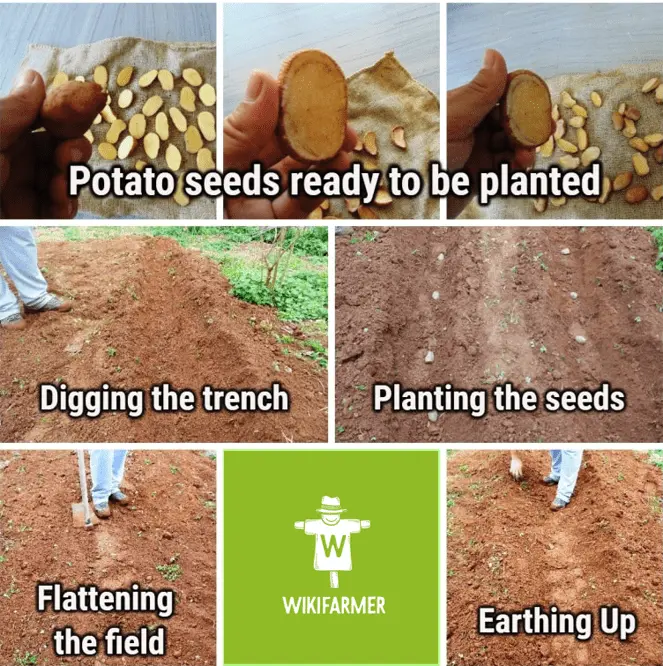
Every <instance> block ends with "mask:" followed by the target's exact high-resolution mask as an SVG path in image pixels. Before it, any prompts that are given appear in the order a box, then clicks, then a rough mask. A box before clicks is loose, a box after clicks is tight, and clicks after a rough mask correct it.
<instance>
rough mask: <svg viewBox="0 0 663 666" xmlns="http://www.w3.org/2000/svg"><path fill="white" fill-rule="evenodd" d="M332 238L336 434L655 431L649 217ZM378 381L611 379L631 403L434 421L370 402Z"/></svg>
mask: <svg viewBox="0 0 663 666" xmlns="http://www.w3.org/2000/svg"><path fill="white" fill-rule="evenodd" d="M376 232H377V235H375V234H376ZM372 238H373V240H371V239H372ZM336 247H337V254H336V264H337V274H336V337H337V344H336V347H337V354H336V362H337V379H336V425H337V438H338V440H339V441H347V442H368V441H385V442H387V441H414V442H428V441H431V442H437V441H446V442H480V441H522V442H528V441H555V442H566V441H574V442H586V441H590V442H598V441H606V442H610V441H622V442H660V441H662V440H663V274H661V272H660V271H657V270H656V268H655V262H656V248H655V245H654V243H653V240H652V236H651V234H650V233H649V232H647V231H646V230H644V229H641V228H616V227H612V228H608V227H604V228H586V229H581V228H570V227H565V228H532V227H507V228H490V227H484V228H450V227H442V228H422V227H411V228H403V227H400V228H387V229H386V230H367V229H365V228H364V229H356V230H355V231H354V232H353V234H352V235H350V236H348V235H344V236H341V237H339V238H338V239H337V244H336ZM566 249H568V250H569V252H568V254H562V250H566ZM434 292H439V298H438V299H437V300H436V299H434V298H433V293H434ZM571 292H575V293H576V294H577V298H576V299H575V300H574V298H573V297H572V296H571ZM577 336H582V337H584V338H585V339H586V342H585V344H579V343H578V342H577V341H576V337H577ZM428 351H433V352H434V355H435V358H434V362H433V363H430V364H428V363H425V362H424V359H425V357H426V354H427V352H428ZM377 382H380V383H392V382H400V383H401V385H402V386H403V387H404V388H431V387H433V386H435V385H438V384H440V385H444V384H445V383H447V382H449V383H451V384H452V385H453V386H454V387H455V388H460V389H466V390H470V389H486V390H488V391H490V390H491V389H492V387H493V386H494V385H495V384H498V383H499V384H503V383H505V382H511V383H512V384H513V385H514V386H515V387H516V388H518V389H520V390H523V389H526V388H531V389H536V390H537V391H538V393H539V395H540V396H542V395H543V394H544V392H545V391H546V390H548V389H584V388H587V389H597V388H599V386H600V385H601V384H602V383H603V382H610V383H611V385H612V387H613V388H615V389H622V390H624V391H625V393H626V399H627V407H626V410H625V411H622V412H620V413H607V412H588V413H582V412H575V413H563V412H557V413H551V412H546V411H544V410H542V409H539V410H537V411H536V412H534V413H520V414H516V413H511V414H505V413H502V414H500V413H497V412H495V410H494V408H493V407H492V406H491V407H490V409H489V412H488V414H487V416H485V417H484V418H481V419H473V418H472V417H470V416H468V415H467V414H465V413H456V414H454V413H444V412H443V413H440V415H439V418H438V419H437V421H435V422H433V421H431V420H430V419H429V417H428V415H427V414H426V413H419V414H414V413H394V412H393V411H392V410H391V408H390V407H389V408H386V409H384V410H383V411H382V412H381V413H375V412H374V411H373V409H372V386H373V384H375V383H377Z"/></svg>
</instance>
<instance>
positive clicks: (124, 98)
mask: <svg viewBox="0 0 663 666" xmlns="http://www.w3.org/2000/svg"><path fill="white" fill-rule="evenodd" d="M133 100H134V94H133V92H132V91H131V89H130V88H126V89H125V90H123V91H122V92H121V93H120V95H119V97H118V98H117V105H118V106H119V107H120V108H121V109H126V108H127V107H129V106H131V102H133Z"/></svg>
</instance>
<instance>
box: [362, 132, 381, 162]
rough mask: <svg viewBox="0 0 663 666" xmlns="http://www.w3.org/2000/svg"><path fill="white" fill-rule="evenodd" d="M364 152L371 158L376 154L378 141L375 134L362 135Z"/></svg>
mask: <svg viewBox="0 0 663 666" xmlns="http://www.w3.org/2000/svg"><path fill="white" fill-rule="evenodd" d="M364 150H365V151H366V152H367V153H368V154H369V155H372V156H373V157H375V156H376V155H377V154H378V140H377V137H376V136H375V132H366V134H364Z"/></svg>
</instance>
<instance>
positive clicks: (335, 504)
mask: <svg viewBox="0 0 663 666" xmlns="http://www.w3.org/2000/svg"><path fill="white" fill-rule="evenodd" d="M316 511H317V512H318V513H343V512H344V511H347V509H341V499H340V497H328V496H327V495H325V496H324V497H323V498H322V507H321V508H320V509H316Z"/></svg>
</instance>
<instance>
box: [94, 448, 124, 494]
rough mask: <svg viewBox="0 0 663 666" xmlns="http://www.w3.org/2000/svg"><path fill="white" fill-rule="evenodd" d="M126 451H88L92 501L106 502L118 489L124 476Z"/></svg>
mask: <svg viewBox="0 0 663 666" xmlns="http://www.w3.org/2000/svg"><path fill="white" fill-rule="evenodd" d="M126 458H127V451H126V450H121V449H120V450H109V449H94V450H91V451H90V472H91V473H92V501H93V502H94V503H95V504H101V503H104V502H108V498H109V497H110V496H111V495H112V494H113V493H115V492H117V491H118V490H119V489H120V483H122V477H123V476H124V462H125V460H126Z"/></svg>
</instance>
